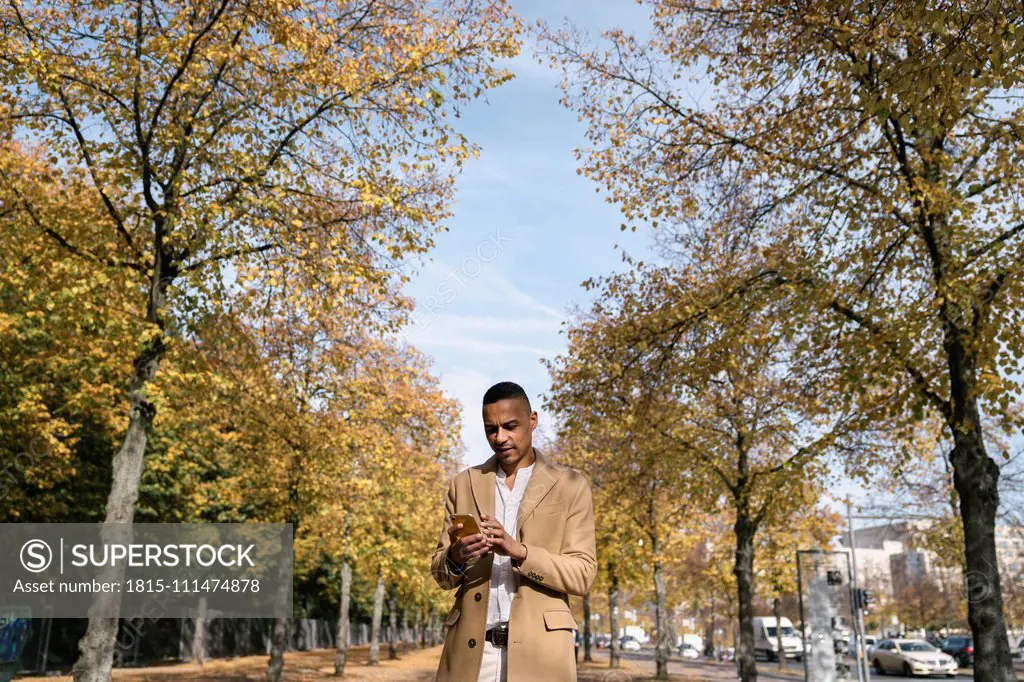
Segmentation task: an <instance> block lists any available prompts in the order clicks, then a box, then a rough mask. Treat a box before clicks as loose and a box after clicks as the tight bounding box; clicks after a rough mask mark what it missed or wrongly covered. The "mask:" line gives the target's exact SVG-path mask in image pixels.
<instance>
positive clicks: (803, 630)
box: [775, 550, 808, 680]
mask: <svg viewBox="0 0 1024 682" xmlns="http://www.w3.org/2000/svg"><path fill="white" fill-rule="evenodd" d="M801 554H803V552H802V551H800V550H797V553H796V594H797V596H798V597H799V598H800V646H802V647H803V651H801V652H800V660H801V661H803V664H804V679H805V680H806V679H807V652H808V648H807V626H806V625H805V623H806V622H807V618H806V616H804V578H803V572H802V569H801V566H800V555H801ZM778 626H779V624H778V623H776V624H775V627H778Z"/></svg>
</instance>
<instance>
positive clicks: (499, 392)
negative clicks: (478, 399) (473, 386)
mask: <svg viewBox="0 0 1024 682" xmlns="http://www.w3.org/2000/svg"><path fill="white" fill-rule="evenodd" d="M508 398H519V399H520V400H522V401H523V402H525V403H526V411H527V412H533V408H532V407H530V399H529V398H528V397H526V391H524V390H523V387H522V386H520V385H519V384H517V383H515V382H514V381H501V382H498V383H496V384H494V385H493V386H491V387H490V388H489V389H487V392H486V393H484V405H491V404H493V403H496V402H498V401H499V400H506V399H508Z"/></svg>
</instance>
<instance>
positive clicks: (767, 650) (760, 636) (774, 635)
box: [754, 616, 804, 661]
mask: <svg viewBox="0 0 1024 682" xmlns="http://www.w3.org/2000/svg"><path fill="white" fill-rule="evenodd" d="M779 621H780V624H781V628H782V649H783V655H784V656H785V657H786V658H795V659H796V660H800V659H801V658H803V654H804V641H803V639H802V638H801V637H800V633H799V632H797V631H796V629H795V628H794V627H793V623H791V622H790V620H789V618H786V617H782V618H780V619H779ZM754 657H755V658H758V657H764V658H767V659H768V660H769V661H777V660H778V658H779V638H778V632H777V631H776V629H775V618H774V617H773V616H763V617H757V618H754Z"/></svg>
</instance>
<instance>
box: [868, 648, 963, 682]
mask: <svg viewBox="0 0 1024 682" xmlns="http://www.w3.org/2000/svg"><path fill="white" fill-rule="evenodd" d="M871 667H872V668H873V669H874V671H875V674H876V675H884V674H886V673H901V674H902V675H903V676H904V677H912V676H914V675H945V676H947V677H956V674H957V673H958V672H959V671H960V666H959V665H957V662H956V659H955V658H953V657H952V656H950V655H949V654H944V653H942V652H941V651H939V650H938V649H937V648H935V647H934V646H932V645H931V644H929V643H928V642H927V641H925V640H923V639H883V640H882V641H881V642H879V643H878V646H876V647H875V648H874V650H873V651H872V652H871Z"/></svg>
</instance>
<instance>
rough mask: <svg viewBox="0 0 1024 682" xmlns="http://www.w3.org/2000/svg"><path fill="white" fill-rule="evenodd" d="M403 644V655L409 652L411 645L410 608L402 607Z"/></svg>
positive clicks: (401, 650)
mask: <svg viewBox="0 0 1024 682" xmlns="http://www.w3.org/2000/svg"><path fill="white" fill-rule="evenodd" d="M401 644H402V648H401V649H400V653H401V655H402V656H405V655H406V654H407V653H409V648H408V647H409V610H408V609H402V639H401Z"/></svg>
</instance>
